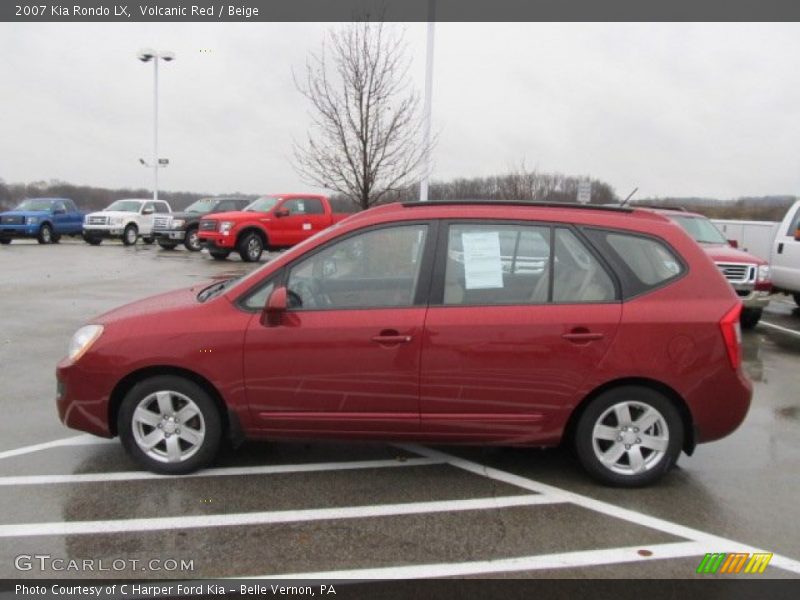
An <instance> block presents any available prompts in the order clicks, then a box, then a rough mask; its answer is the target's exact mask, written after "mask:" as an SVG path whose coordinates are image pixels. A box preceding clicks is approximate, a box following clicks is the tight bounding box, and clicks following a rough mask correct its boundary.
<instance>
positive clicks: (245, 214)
mask: <svg viewBox="0 0 800 600" xmlns="http://www.w3.org/2000/svg"><path fill="white" fill-rule="evenodd" d="M268 214H269V213H267V212H258V211H254V210H248V211H245V210H232V211H229V212H222V213H212V214H210V215H204V216H203V218H202V220H203V221H243V220H246V219H257V218H259V217H265V216H267V215H268Z"/></svg>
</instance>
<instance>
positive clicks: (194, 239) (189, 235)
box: [183, 227, 202, 252]
mask: <svg viewBox="0 0 800 600" xmlns="http://www.w3.org/2000/svg"><path fill="white" fill-rule="evenodd" d="M183 245H184V246H186V249H187V250H189V251H191V252H200V249H201V248H202V246H201V245H200V234H199V233H198V231H197V227H192V228H191V229H190V230H189V231H187V232H186V237H185V238H184V240H183Z"/></svg>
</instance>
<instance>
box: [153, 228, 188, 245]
mask: <svg viewBox="0 0 800 600" xmlns="http://www.w3.org/2000/svg"><path fill="white" fill-rule="evenodd" d="M153 237H154V238H156V240H162V241H164V240H174V241H178V242H181V241H183V239H184V238H185V237H186V232H185V231H183V230H174V229H158V230H153Z"/></svg>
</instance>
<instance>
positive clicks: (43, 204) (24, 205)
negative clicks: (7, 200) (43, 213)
mask: <svg viewBox="0 0 800 600" xmlns="http://www.w3.org/2000/svg"><path fill="white" fill-rule="evenodd" d="M52 205H53V201H52V200H46V199H43V198H28V199H27V200H23V201H22V202H20V203H19V205H17V210H50V207H51V206H52Z"/></svg>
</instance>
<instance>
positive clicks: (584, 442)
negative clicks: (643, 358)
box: [574, 385, 684, 487]
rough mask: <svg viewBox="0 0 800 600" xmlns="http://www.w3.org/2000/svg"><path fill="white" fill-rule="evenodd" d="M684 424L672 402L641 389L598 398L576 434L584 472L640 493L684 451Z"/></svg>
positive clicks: (623, 389) (630, 388)
mask: <svg viewBox="0 0 800 600" xmlns="http://www.w3.org/2000/svg"><path fill="white" fill-rule="evenodd" d="M683 435H684V432H683V421H682V420H681V417H680V415H679V414H678V411H677V410H676V408H675V406H674V405H673V404H672V402H670V400H669V399H668V398H667V397H666V396H664V395H662V394H660V393H659V392H656V391H655V390H652V389H650V388H646V387H641V386H632V385H631V386H624V387H618V388H614V389H611V390H609V391H607V392H604V393H602V394H600V395H599V396H597V398H595V399H594V400H592V401H591V403H590V404H589V405H588V406H587V407H586V410H584V411H583V414H581V417H580V419H579V420H578V425H577V427H576V428H575V440H574V442H575V450H576V451H577V454H578V458H579V459H580V461H581V464H583V467H584V468H585V469H586V470H587V471H588V472H589V474H590V475H592V476H593V477H594V478H596V479H599V480H600V481H602V482H603V483H606V484H609V485H614V486H620V487H639V486H644V485H648V484H651V483H653V482H655V481H656V480H657V479H660V478H661V477H662V476H663V475H664V473H666V472H667V471H668V470H669V469H670V468H671V467H672V466H673V465H674V464H675V462H676V461H677V459H678V455H679V454H680V452H681V448H682V447H683Z"/></svg>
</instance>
